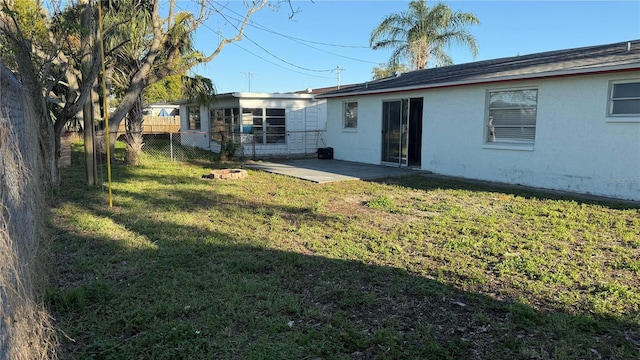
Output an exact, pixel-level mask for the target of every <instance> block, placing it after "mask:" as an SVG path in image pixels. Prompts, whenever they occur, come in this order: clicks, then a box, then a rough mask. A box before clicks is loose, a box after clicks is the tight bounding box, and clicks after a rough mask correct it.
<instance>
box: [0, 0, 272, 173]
mask: <svg viewBox="0 0 640 360" xmlns="http://www.w3.org/2000/svg"><path fill="white" fill-rule="evenodd" d="M79 1H80V3H71V4H69V5H67V6H66V7H61V6H58V5H56V4H57V3H58V2H57V1H52V2H51V3H50V4H49V5H48V6H44V5H43V4H42V2H41V1H30V2H29V1H27V0H0V40H1V42H0V44H1V45H0V55H2V56H3V60H4V59H8V62H9V68H11V69H12V70H13V71H15V73H16V74H17V75H18V77H19V79H20V82H21V84H22V86H23V88H24V89H25V93H26V94H27V96H29V97H31V98H33V99H34V101H33V102H34V105H33V107H34V110H35V112H36V113H37V114H38V118H39V119H38V123H39V124H40V126H39V129H37V131H38V133H39V135H40V141H39V144H38V146H39V149H40V152H41V155H42V157H43V166H44V167H46V168H47V169H48V171H47V173H48V174H49V175H48V176H47V179H45V181H48V182H49V183H50V184H51V185H54V186H57V184H59V181H60V180H59V174H58V168H57V157H58V154H59V150H60V135H61V133H62V131H63V129H64V126H65V125H66V124H67V123H69V122H70V121H71V120H72V119H73V118H74V117H75V116H76V114H77V113H78V112H79V111H80V110H81V108H82V105H83V104H84V103H85V100H86V99H88V98H89V95H90V93H91V91H92V89H93V86H94V84H95V82H96V79H97V76H98V74H99V70H100V64H99V62H97V61H96V62H94V63H93V64H92V66H89V67H85V68H83V66H82V61H81V59H82V58H83V57H85V56H91V57H92V58H94V59H98V58H99V56H98V55H99V51H98V50H99V47H98V46H92V44H86V43H85V42H83V41H82V40H83V39H86V38H88V37H89V35H91V34H94V33H95V28H87V27H84V26H81V22H80V21H79V20H80V15H81V14H82V13H83V11H85V10H87V9H89V8H88V3H89V0H79ZM101 1H102V4H103V5H104V6H105V8H106V9H107V11H108V12H112V14H111V15H109V16H105V20H108V19H110V18H111V19H114V20H113V21H112V22H109V21H105V22H106V23H107V24H106V26H105V31H104V34H105V38H107V37H109V36H111V35H112V34H116V33H118V32H119V31H121V29H119V27H120V26H121V25H122V26H129V27H132V26H136V25H135V24H133V22H134V21H133V19H134V16H130V17H119V16H117V15H118V14H117V13H118V11H120V10H122V11H128V10H130V9H136V10H137V11H140V12H142V14H143V15H145V16H146V15H148V24H145V25H144V26H145V28H146V29H147V31H145V32H143V33H144V34H145V35H144V36H143V38H144V39H141V42H143V43H144V44H145V48H144V49H138V50H141V51H139V52H138V53H136V54H135V56H134V57H135V66H132V67H130V66H128V65H127V66H125V67H129V70H130V71H129V72H127V73H126V74H127V76H126V78H127V79H128V83H126V84H125V83H124V82H123V83H122V84H121V85H122V89H121V96H120V99H119V103H118V106H117V108H116V110H115V111H114V112H113V113H112V114H111V115H110V125H111V126H110V131H111V132H112V134H111V135H112V136H111V139H112V140H113V141H115V135H116V133H117V129H118V126H119V124H120V122H121V121H122V120H123V119H124V118H125V116H127V115H128V114H129V112H130V111H131V110H132V109H133V108H134V107H136V106H138V104H139V103H140V100H141V97H142V94H143V92H144V90H145V89H146V88H147V87H148V86H150V85H152V84H154V83H156V82H158V81H160V80H162V79H164V78H166V77H168V76H171V75H177V74H184V73H186V72H187V70H189V69H191V68H193V67H194V66H196V65H197V64H201V63H206V62H209V61H211V60H213V59H214V58H215V57H216V56H217V55H218V54H219V53H220V52H221V51H222V49H223V48H224V47H225V46H226V45H228V44H230V43H232V42H235V41H239V40H240V39H242V35H243V33H244V29H245V27H246V25H247V23H248V22H249V19H250V17H251V16H252V15H253V14H254V13H255V12H257V11H259V10H261V9H262V8H264V7H265V6H266V5H267V2H268V0H244V4H245V5H246V12H245V15H244V17H243V19H242V20H241V21H239V22H238V24H234V28H235V30H234V33H233V34H232V35H231V36H225V35H224V34H220V36H221V40H220V41H219V42H218V44H217V46H216V47H215V49H214V50H213V51H212V52H211V53H210V54H200V53H198V52H193V51H185V50H187V49H188V46H187V45H188V43H187V40H188V38H189V36H190V35H191V34H193V33H194V32H195V31H196V30H197V29H198V28H199V27H200V26H201V25H202V24H203V21H204V20H205V19H206V18H207V16H209V15H210V14H211V13H210V11H209V10H208V9H209V7H210V6H211V3H210V2H209V1H207V0H198V5H199V7H200V11H199V12H196V15H194V14H190V13H189V14H187V13H180V12H179V13H177V14H176V12H175V5H176V1H177V0H168V1H163V2H162V3H163V5H166V6H167V8H168V15H167V16H166V17H162V16H161V15H160V9H159V8H160V2H161V1H160V0H132V1H128V2H127V1H125V0H120V1H118V0H101ZM25 2H28V3H29V6H31V5H33V6H34V7H35V9H32V7H29V6H27V8H28V9H29V13H28V14H29V15H30V16H32V18H34V19H41V20H37V21H35V20H34V22H30V21H28V19H29V18H27V17H23V16H22V14H21V13H20V12H21V11H23V10H21V8H20V6H21V5H23V4H24V3H25ZM47 10H48V12H47ZM90 10H91V11H90V12H89V15H90V16H91V17H92V18H93V19H94V21H95V19H97V14H96V12H95V9H90ZM129 14H131V13H129ZM116 19H117V20H116ZM39 21H41V22H39ZM40 24H41V25H42V26H40ZM125 24H127V25H125ZM43 29H46V36H42V31H43ZM113 38H114V39H115V38H116V36H115V35H114V36H113ZM131 38H132V37H131V36H130V37H129V38H128V39H124V38H122V39H121V41H120V42H118V41H114V42H113V43H111V44H107V46H106V47H105V55H106V57H107V59H108V60H109V61H110V63H111V64H118V63H119V62H120V61H123V60H122V59H121V58H118V56H119V55H120V54H121V53H120V50H119V49H120V48H121V47H126V46H127V44H129V42H130V41H131ZM136 40H137V39H136ZM132 58H133V57H132ZM132 58H131V59H132ZM131 59H129V60H131ZM115 69H116V67H115V65H113V66H110V67H109V69H108V71H107V72H108V73H109V71H111V74H114V72H115Z"/></svg>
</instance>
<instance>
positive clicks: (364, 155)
mask: <svg viewBox="0 0 640 360" xmlns="http://www.w3.org/2000/svg"><path fill="white" fill-rule="evenodd" d="M634 78H635V79H640V73H639V72H635V73H627V74H609V75H591V76H581V77H565V78H555V79H543V80H536V81H523V82H509V83H502V84H490V85H474V86H465V87H451V88H442V89H431V90H428V91H423V92H420V93H416V92H411V93H402V94H391V95H387V96H384V95H376V96H368V97H358V98H357V100H358V130H357V132H346V131H344V130H343V129H342V103H343V99H330V100H329V105H328V121H329V122H328V126H327V129H328V133H327V138H328V139H329V143H330V144H331V145H330V146H332V147H334V156H335V158H337V159H342V160H350V161H358V162H365V163H372V164H378V163H380V158H381V155H380V152H381V151H380V147H381V123H382V113H381V112H382V100H383V99H384V100H387V99H394V98H409V97H424V113H423V130H422V132H423V139H422V165H421V169H423V170H428V171H432V172H434V173H438V174H443V175H451V176H459V177H465V178H472V179H481V180H489V181H498V182H504V183H512V184H522V185H528V186H535V187H541V188H548V189H556V190H567V191H573V192H577V193H586V194H594V195H602V196H609V197H616V198H622V199H632V200H639V201H640V118H624V119H616V118H610V117H607V106H608V94H609V85H610V81H612V80H628V79H634ZM523 87H524V88H528V87H535V88H537V89H538V107H537V126H536V140H535V145H534V146H533V147H532V148H528V149H524V150H523V149H514V148H508V147H505V148H496V147H491V146H489V145H487V144H485V138H486V137H485V136H486V135H485V125H486V124H485V116H486V115H485V112H486V92H487V90H489V89H491V90H494V89H510V88H523ZM354 99H356V98H349V99H348V100H349V101H352V100H354ZM621 120H622V121H621Z"/></svg>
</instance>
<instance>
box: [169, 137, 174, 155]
mask: <svg viewBox="0 0 640 360" xmlns="http://www.w3.org/2000/svg"><path fill="white" fill-rule="evenodd" d="M169 152H170V153H171V161H173V133H171V132H170V133H169Z"/></svg>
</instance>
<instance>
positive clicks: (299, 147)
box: [180, 91, 326, 157]
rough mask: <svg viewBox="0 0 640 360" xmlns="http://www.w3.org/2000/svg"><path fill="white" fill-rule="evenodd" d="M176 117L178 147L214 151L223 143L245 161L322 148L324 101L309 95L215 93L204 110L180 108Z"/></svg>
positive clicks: (197, 107) (182, 106) (324, 114)
mask: <svg viewBox="0 0 640 360" xmlns="http://www.w3.org/2000/svg"><path fill="white" fill-rule="evenodd" d="M180 117H181V119H180V132H181V142H182V144H183V145H191V146H197V147H200V148H203V149H207V150H211V151H214V152H219V151H220V150H221V144H222V143H223V142H232V143H234V144H235V145H236V146H237V147H238V150H237V151H238V152H239V153H237V154H238V155H243V156H248V157H255V156H261V157H263V156H267V157H268V156H285V155H301V154H311V153H315V152H316V151H317V149H318V148H319V147H324V146H326V140H325V132H326V100H317V99H316V98H315V94H313V93H312V92H311V91H310V92H308V93H306V92H305V93H282V94H280V93H248V92H234V93H226V94H220V95H217V96H216V101H215V102H214V103H213V104H212V105H210V106H204V105H195V104H192V103H189V102H184V103H182V104H181V105H180Z"/></svg>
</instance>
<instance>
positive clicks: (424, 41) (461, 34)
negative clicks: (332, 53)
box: [369, 0, 480, 70]
mask: <svg viewBox="0 0 640 360" xmlns="http://www.w3.org/2000/svg"><path fill="white" fill-rule="evenodd" d="M479 23H480V21H479V20H478V18H477V17H476V16H475V15H474V14H472V13H464V12H458V11H455V12H454V11H453V10H451V8H450V7H449V6H447V5H445V4H442V3H438V4H436V5H435V6H433V7H431V8H430V7H429V6H427V2H426V0H412V1H411V2H409V10H408V11H406V12H401V13H396V14H391V15H388V16H387V17H385V18H384V19H383V20H382V22H381V23H380V24H379V25H378V26H377V27H376V28H375V29H374V30H373V32H372V33H371V40H370V41H369V46H370V47H371V48H372V49H374V50H376V49H393V53H392V54H391V58H390V59H389V67H392V66H397V65H398V64H400V63H402V60H409V62H410V66H411V68H412V69H414V70H418V69H424V68H426V67H427V65H428V64H429V63H430V62H431V63H436V64H437V65H438V66H446V65H451V64H453V61H452V60H451V57H450V56H449V55H448V54H447V53H446V52H445V47H448V46H449V45H450V44H451V43H452V42H456V43H458V44H460V45H464V46H467V47H468V48H469V50H471V53H472V54H473V56H474V57H475V56H476V55H477V53H478V47H477V45H476V39H475V38H474V37H473V35H471V34H470V33H469V31H468V30H467V29H466V28H465V27H466V26H468V25H474V24H479Z"/></svg>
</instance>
